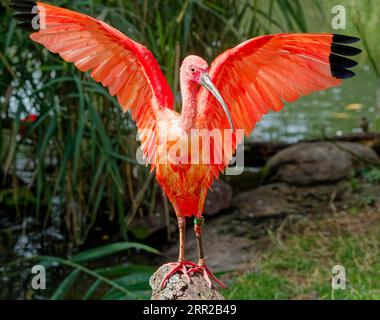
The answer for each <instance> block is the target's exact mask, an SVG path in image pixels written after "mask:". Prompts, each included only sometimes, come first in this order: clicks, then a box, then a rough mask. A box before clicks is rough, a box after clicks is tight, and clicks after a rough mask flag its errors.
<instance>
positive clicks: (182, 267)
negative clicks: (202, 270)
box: [161, 261, 197, 289]
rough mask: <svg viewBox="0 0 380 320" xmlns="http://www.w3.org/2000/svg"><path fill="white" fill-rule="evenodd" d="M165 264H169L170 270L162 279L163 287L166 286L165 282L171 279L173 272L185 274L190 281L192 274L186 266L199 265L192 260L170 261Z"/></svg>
mask: <svg viewBox="0 0 380 320" xmlns="http://www.w3.org/2000/svg"><path fill="white" fill-rule="evenodd" d="M164 266H169V267H170V270H169V272H168V273H167V274H166V275H165V277H164V278H163V279H162V281H161V289H163V288H164V287H165V284H166V282H167V281H168V280H169V278H170V277H171V276H172V275H173V274H176V273H177V272H178V273H182V274H183V275H185V277H186V279H187V281H188V282H189V283H190V276H189V274H188V270H187V269H186V267H190V268H196V267H197V265H196V264H195V263H194V262H192V261H178V262H169V263H166V264H164Z"/></svg>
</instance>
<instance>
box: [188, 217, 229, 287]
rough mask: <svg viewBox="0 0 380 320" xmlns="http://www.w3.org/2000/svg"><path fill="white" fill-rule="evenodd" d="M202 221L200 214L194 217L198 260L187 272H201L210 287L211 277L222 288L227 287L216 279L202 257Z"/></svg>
mask: <svg viewBox="0 0 380 320" xmlns="http://www.w3.org/2000/svg"><path fill="white" fill-rule="evenodd" d="M203 223H204V217H202V216H201V217H199V218H195V219H194V232H195V236H196V238H197V244H198V256H199V261H198V265H197V266H196V267H195V268H191V269H190V270H189V271H188V273H195V272H201V273H203V277H204V278H205V279H206V281H207V284H208V286H209V287H210V288H211V287H212V282H211V279H212V280H214V281H215V282H216V283H217V284H218V285H220V286H221V287H222V288H227V286H226V285H225V284H224V283H223V282H221V281H220V280H218V279H217V278H216V277H215V276H214V275H213V274H212V273H211V271H210V270H209V269H208V268H207V266H206V262H205V259H204V252H203V245H202V226H203ZM210 278H211V279H210Z"/></svg>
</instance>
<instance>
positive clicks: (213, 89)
mask: <svg viewBox="0 0 380 320" xmlns="http://www.w3.org/2000/svg"><path fill="white" fill-rule="evenodd" d="M200 82H201V85H202V86H204V87H205V88H206V89H207V90H208V91H210V92H211V93H212V95H213V96H214V97H215V98H216V99H217V100H218V101H219V103H220V105H221V106H222V108H223V110H224V113H225V114H226V116H227V119H228V122H229V124H230V127H231V129H232V132H234V131H235V127H234V123H233V122H232V117H231V113H230V110H229V109H228V107H227V104H226V103H225V102H224V100H223V98H222V95H221V94H220V92H219V90H218V89H217V88H216V87H215V85H214V84H213V83H212V81H211V79H210V76H209V75H208V73H207V72H204V73H203V74H202V76H201V81H200Z"/></svg>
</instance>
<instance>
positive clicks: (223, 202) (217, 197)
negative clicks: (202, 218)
mask: <svg viewBox="0 0 380 320" xmlns="http://www.w3.org/2000/svg"><path fill="white" fill-rule="evenodd" d="M231 199H232V188H231V186H230V185H229V184H228V183H226V182H224V181H222V180H214V182H213V184H212V186H211V189H210V191H209V192H208V193H207V198H206V201H205V208H204V212H205V214H207V215H214V214H216V213H218V212H219V211H221V210H223V209H227V208H228V207H229V206H230V203H231Z"/></svg>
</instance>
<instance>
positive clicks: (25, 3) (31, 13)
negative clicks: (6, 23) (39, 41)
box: [10, 0, 39, 32]
mask: <svg viewBox="0 0 380 320" xmlns="http://www.w3.org/2000/svg"><path fill="white" fill-rule="evenodd" d="M36 6H37V2H36V1H33V0H12V1H11V4H10V7H11V8H12V9H13V10H15V12H16V14H15V15H14V16H13V17H14V18H15V19H16V20H18V21H19V22H21V23H19V24H18V25H17V27H18V28H20V29H22V30H24V31H28V32H37V31H38V30H39V23H38V19H36V17H38V13H37V10H36V9H35V7H36Z"/></svg>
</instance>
